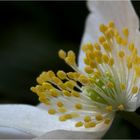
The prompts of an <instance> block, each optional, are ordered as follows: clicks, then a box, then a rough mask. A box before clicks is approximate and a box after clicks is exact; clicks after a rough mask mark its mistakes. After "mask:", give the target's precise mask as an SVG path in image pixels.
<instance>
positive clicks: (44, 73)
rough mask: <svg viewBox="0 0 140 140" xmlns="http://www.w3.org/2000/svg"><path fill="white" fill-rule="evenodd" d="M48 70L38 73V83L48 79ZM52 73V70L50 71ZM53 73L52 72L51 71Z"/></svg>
mask: <svg viewBox="0 0 140 140" xmlns="http://www.w3.org/2000/svg"><path fill="white" fill-rule="evenodd" d="M49 72H50V71H48V72H42V73H41V74H40V75H39V77H37V79H36V80H37V82H38V83H39V84H42V83H44V82H46V81H47V80H50V76H49V75H48V73H49ZM51 72H52V71H51ZM52 73H53V72H52ZM53 74H54V73H53Z"/></svg>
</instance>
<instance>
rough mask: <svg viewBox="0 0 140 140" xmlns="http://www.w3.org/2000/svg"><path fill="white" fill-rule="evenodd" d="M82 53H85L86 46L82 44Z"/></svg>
mask: <svg viewBox="0 0 140 140" xmlns="http://www.w3.org/2000/svg"><path fill="white" fill-rule="evenodd" d="M82 51H83V52H86V51H87V45H86V44H83V45H82Z"/></svg>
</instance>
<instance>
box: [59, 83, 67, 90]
mask: <svg viewBox="0 0 140 140" xmlns="http://www.w3.org/2000/svg"><path fill="white" fill-rule="evenodd" d="M58 87H59V88H60V89H61V90H65V89H66V86H65V84H64V83H61V84H58Z"/></svg>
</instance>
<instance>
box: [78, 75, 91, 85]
mask: <svg viewBox="0 0 140 140" xmlns="http://www.w3.org/2000/svg"><path fill="white" fill-rule="evenodd" d="M78 80H79V81H80V82H81V83H82V84H84V85H87V84H89V82H90V81H89V79H88V78H87V77H86V76H84V75H80V76H79V79H78Z"/></svg>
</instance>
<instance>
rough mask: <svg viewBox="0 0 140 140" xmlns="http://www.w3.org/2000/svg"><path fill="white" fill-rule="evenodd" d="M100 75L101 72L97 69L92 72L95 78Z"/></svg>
mask: <svg viewBox="0 0 140 140" xmlns="http://www.w3.org/2000/svg"><path fill="white" fill-rule="evenodd" d="M101 75H102V74H101V72H100V71H99V70H97V71H95V72H94V76H95V77H96V78H99V77H100V76H101Z"/></svg>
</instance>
